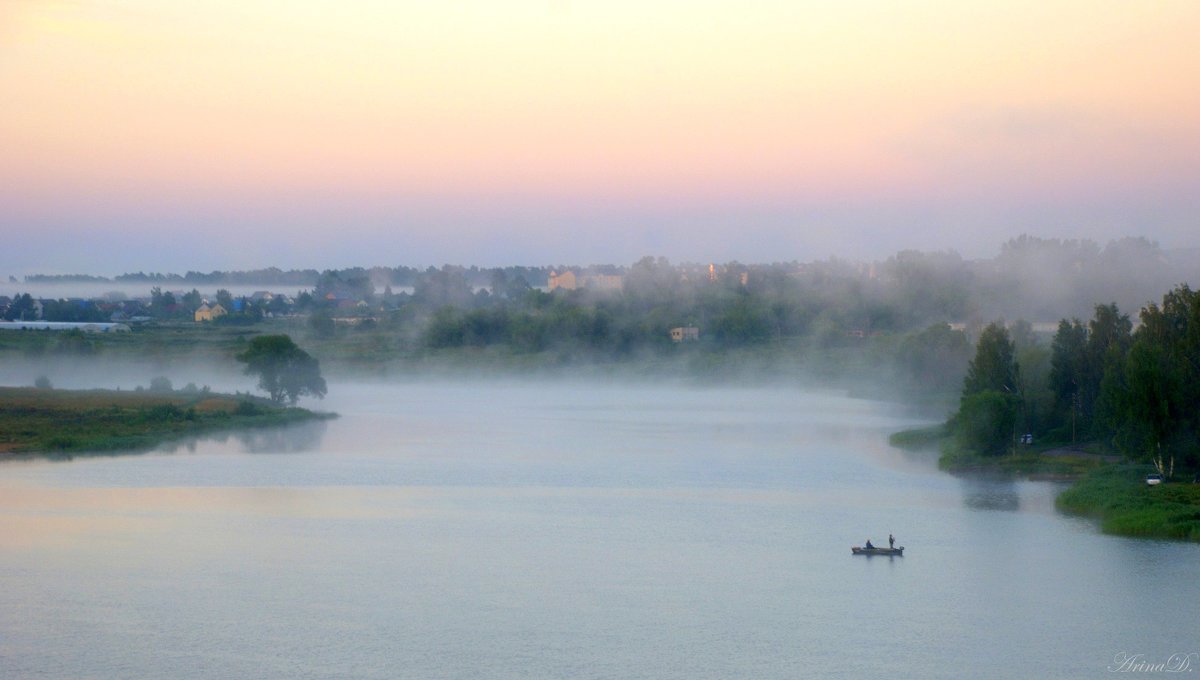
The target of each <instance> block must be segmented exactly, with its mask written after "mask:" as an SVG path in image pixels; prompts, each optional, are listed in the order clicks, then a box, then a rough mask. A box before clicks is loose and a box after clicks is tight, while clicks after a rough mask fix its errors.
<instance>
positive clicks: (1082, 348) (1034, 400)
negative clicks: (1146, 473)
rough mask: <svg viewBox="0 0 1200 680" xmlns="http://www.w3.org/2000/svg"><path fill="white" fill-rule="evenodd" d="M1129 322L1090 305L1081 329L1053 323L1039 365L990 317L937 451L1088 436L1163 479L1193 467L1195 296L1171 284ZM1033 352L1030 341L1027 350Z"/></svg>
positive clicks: (955, 452)
mask: <svg viewBox="0 0 1200 680" xmlns="http://www.w3.org/2000/svg"><path fill="white" fill-rule="evenodd" d="M1140 320H1141V324H1140V325H1139V326H1138V328H1137V330H1136V331H1134V330H1133V323H1132V322H1131V321H1130V318H1129V316H1128V315H1127V314H1123V313H1121V312H1120V310H1119V309H1118V308H1117V306H1116V305H1115V304H1107V305H1097V306H1096V308H1095V314H1094V317H1093V318H1092V320H1091V321H1090V322H1089V323H1088V324H1087V325H1086V326H1085V325H1084V324H1083V323H1082V322H1080V321H1079V320H1078V319H1075V320H1072V321H1067V320H1065V319H1064V320H1063V321H1062V322H1060V324H1059V326H1058V331H1057V332H1056V333H1055V335H1054V339H1053V342H1052V344H1051V348H1050V350H1049V352H1048V354H1049V357H1048V358H1049V361H1048V362H1046V361H1045V360H1044V359H1045V354H1046V352H1045V351H1043V352H1042V359H1043V360H1042V361H1041V362H1040V364H1038V363H1034V365H1033V367H1032V368H1026V365H1025V364H1023V363H1022V362H1021V361H1020V360H1019V357H1020V356H1026V357H1031V356H1034V355H1033V353H1032V352H1031V351H1030V349H1029V348H1028V347H1026V348H1024V354H1023V355H1022V348H1021V346H1020V344H1019V343H1018V342H1016V341H1015V340H1014V339H1013V338H1012V334H1011V333H1010V331H1009V329H1008V328H1006V327H1005V326H1004V325H1002V324H1000V323H993V324H990V325H989V326H988V327H987V328H985V329H984V331H983V333H982V334H981V335H980V339H979V343H978V344H977V346H976V352H975V357H974V358H973V359H972V360H971V362H970V364H969V366H968V368H967V377H966V379H965V380H964V383H963V391H962V396H961V398H960V400H959V408H958V410H957V411H956V412H955V413H954V414H953V415H952V416H951V418H950V419H949V421H948V422H947V433H948V435H949V436H948V438H947V439H948V441H947V443H946V446H945V455H944V458H945V459H947V461H948V463H949V464H951V465H953V464H955V461H957V460H960V459H965V458H972V457H973V458H977V459H988V458H991V459H996V460H1003V459H1004V458H1005V457H1006V456H1012V455H1015V454H1017V453H1019V452H1021V451H1028V450H1030V447H1031V446H1032V445H1033V442H1034V441H1038V442H1068V443H1076V442H1077V441H1079V440H1084V441H1090V442H1093V446H1094V447H1097V448H1101V449H1104V450H1106V451H1111V452H1115V453H1118V454H1120V455H1122V456H1124V457H1125V458H1126V459H1128V460H1131V461H1137V462H1143V463H1148V464H1151V465H1153V466H1154V468H1155V469H1156V470H1157V471H1158V472H1159V473H1160V474H1162V475H1163V476H1164V477H1165V478H1167V479H1170V478H1171V477H1172V476H1173V475H1174V474H1175V472H1176V471H1180V472H1187V473H1194V472H1195V470H1196V469H1197V468H1198V467H1200V294H1197V293H1196V292H1194V291H1192V290H1191V289H1190V288H1189V287H1188V286H1187V285H1180V286H1178V287H1177V288H1175V289H1174V290H1171V291H1170V292H1168V293H1167V294H1165V295H1164V296H1163V298H1162V303H1161V305H1160V304H1155V303H1150V304H1148V305H1146V306H1145V307H1143V308H1142V310H1141V314H1140ZM1034 350H1035V351H1036V348H1034Z"/></svg>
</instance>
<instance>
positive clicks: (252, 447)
mask: <svg viewBox="0 0 1200 680" xmlns="http://www.w3.org/2000/svg"><path fill="white" fill-rule="evenodd" d="M331 388H332V391H333V395H332V396H331V399H330V400H329V402H328V403H327V404H325V406H327V407H329V408H332V409H333V410H337V411H338V412H340V413H342V414H343V417H342V418H340V419H339V420H336V421H333V422H330V423H322V424H316V425H304V426H300V427H296V428H292V429H287V430H278V431H272V432H256V433H252V434H250V435H246V436H242V437H229V438H226V439H224V440H212V439H210V440H202V441H198V442H195V443H192V444H189V445H187V446H181V447H177V448H176V449H175V450H172V451H160V452H155V453H150V454H144V455H132V456H123V457H96V458H87V457H83V458H76V459H75V460H74V461H71V462H65V463H64V462H57V463H56V462H46V461H32V462H16V463H13V462H10V463H7V464H4V465H0V579H2V581H3V587H0V676H2V677H17V678H39V677H45V678H66V677H70V678H131V677H163V678H331V677H350V678H679V679H685V678H686V679H689V680H690V679H693V678H798V677H810V676H817V677H846V678H857V677H868V676H873V675H876V674H881V673H886V674H889V675H891V676H895V677H912V678H963V677H996V678H1008V677H1046V678H1054V677H1061V678H1074V677H1080V678H1087V677H1112V676H1113V675H1115V674H1114V673H1112V672H1110V670H1109V669H1110V668H1115V666H1114V663H1115V660H1116V658H1117V656H1118V655H1121V654H1128V655H1133V654H1141V655H1144V657H1143V658H1144V659H1145V660H1146V661H1147V662H1151V663H1162V662H1166V661H1167V660H1168V659H1169V658H1170V657H1171V655H1187V654H1193V656H1192V657H1191V660H1192V663H1191V667H1192V669H1193V670H1192V672H1196V673H1200V657H1197V656H1195V653H1197V652H1200V632H1198V631H1200V625H1198V617H1197V604H1198V603H1200V580H1198V578H1197V576H1198V575H1200V548H1198V547H1197V546H1195V545H1187V544H1174V543H1166V542H1157V541H1137V540H1130V539H1121V538H1113V537H1108V536H1103V535H1101V534H1099V533H1098V532H1097V531H1096V529H1095V526H1094V525H1093V524H1092V523H1090V522H1088V521H1085V520H1080V519H1074V518H1069V517H1064V516H1061V515H1059V514H1057V513H1056V512H1055V511H1054V508H1053V498H1054V495H1055V494H1056V492H1057V491H1058V490H1059V487H1057V486H1055V485H1053V484H1049V483H1033V482H1016V483H1014V482H998V481H992V482H989V481H979V480H962V479H957V478H954V477H951V476H948V475H944V474H941V473H939V472H937V471H936V469H935V467H934V464H933V461H932V460H930V459H929V457H928V456H924V455H915V454H911V453H905V452H902V451H898V450H895V449H892V448H890V447H888V446H887V442H886V438H887V434H888V433H889V432H891V431H894V430H896V429H899V428H902V427H906V426H909V425H912V424H913V422H914V421H912V420H910V419H908V418H906V417H905V416H903V415H901V414H900V412H899V411H897V410H896V409H895V408H894V407H890V406H888V405H886V404H880V403H874V402H868V401H862V400H854V399H849V398H846V397H844V396H840V395H837V394H819V393H805V392H800V391H792V390H766V389H734V390H730V389H702V388H695V387H660V388H646V387H637V388H623V387H617V386H612V385H598V384H597V385H564V384H553V383H549V384H540V385H510V384H494V383H493V384H474V385H462V384H459V385H449V384H413V385H401V386H345V385H333V386H331ZM889 531H890V532H893V533H895V534H896V536H897V537H898V543H899V544H901V545H905V546H907V550H906V556H905V557H903V558H897V559H888V558H861V557H852V556H851V555H850V550H849V548H850V546H851V545H858V544H861V543H862V542H863V540H865V539H866V538H868V537H869V538H872V539H873V540H874V541H875V542H876V543H880V542H883V541H885V540H886V538H887V534H888V532H889Z"/></svg>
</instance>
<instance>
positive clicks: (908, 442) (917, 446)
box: [888, 425, 1103, 479]
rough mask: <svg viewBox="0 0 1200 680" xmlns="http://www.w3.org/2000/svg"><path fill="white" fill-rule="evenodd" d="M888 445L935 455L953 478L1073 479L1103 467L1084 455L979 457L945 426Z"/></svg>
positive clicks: (1026, 452) (905, 434) (905, 433)
mask: <svg viewBox="0 0 1200 680" xmlns="http://www.w3.org/2000/svg"><path fill="white" fill-rule="evenodd" d="M888 442H889V443H890V444H891V445H892V446H895V447H897V448H901V449H909V450H934V451H938V452H939V454H940V455H939V456H938V468H939V469H941V470H945V471H946V472H950V473H952V474H970V473H986V474H1002V475H1011V476H1014V477H1029V478H1033V479H1038V478H1042V479H1046V478H1053V479H1074V478H1077V477H1080V476H1082V475H1083V474H1085V473H1086V472H1088V471H1089V470H1093V469H1095V468H1097V467H1098V466H1100V465H1102V464H1103V463H1102V461H1100V460H1098V459H1097V458H1096V457H1095V456H1093V455H1090V454H1086V453H1083V452H1080V453H1079V455H1054V456H1049V455H1046V454H1045V453H1044V451H1043V450H1038V449H1028V448H1023V449H1020V450H1018V451H1017V452H1016V453H1015V454H1011V453H1010V454H1005V455H1002V456H980V455H978V454H975V453H972V452H970V451H966V450H963V449H962V448H960V447H959V446H958V444H957V442H955V441H954V438H953V437H951V436H950V434H949V431H948V430H947V429H946V426H945V425H933V426H930V427H923V428H917V429H913V430H902V431H900V432H896V433H894V434H892V435H891V436H890V437H889V438H888Z"/></svg>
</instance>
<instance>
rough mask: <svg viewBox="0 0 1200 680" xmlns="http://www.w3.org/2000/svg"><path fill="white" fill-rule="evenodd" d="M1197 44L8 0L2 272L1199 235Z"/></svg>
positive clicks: (924, 22)
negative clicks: (49, 242)
mask: <svg viewBox="0 0 1200 680" xmlns="http://www.w3.org/2000/svg"><path fill="white" fill-rule="evenodd" d="M748 5H749V6H748ZM1197 35H1200V3H1195V2H1192V1H1190V0H1189V1H1186V2H1145V3H1116V2H1111V3H1110V2H1096V1H1095V0H1091V1H1088V2H1068V1H1062V0H1047V1H1042V2H1014V1H1006V2H975V3H972V2H966V1H963V0H958V1H953V2H952V1H941V0H938V1H933V0H927V1H924V2H920V1H914V2H907V3H897V2H868V1H862V2H846V3H827V2H798V1H796V0H792V1H789V2H759V3H737V2H725V1H709V2H705V1H692V2H661V3H645V2H612V1H610V2H570V1H566V0H542V1H539V2H534V1H525V0H513V1H508V2H484V1H479V2H471V1H464V2H452V3H427V2H413V3H407V2H383V1H379V2H359V3H343V2H333V1H328V2H326V1H321V2H295V1H292V2H282V1H280V2H261V1H254V0H243V1H238V2H234V1H226V0H208V1H204V2H200V1H196V2H172V3H162V2H157V1H152V0H94V1H89V0H76V1H71V2H67V1H63V2H55V1H53V0H7V1H6V2H0V95H2V97H3V100H4V105H3V106H0V149H3V152H0V230H2V231H3V233H4V235H5V240H6V241H8V242H9V244H10V247H8V248H6V249H4V252H3V253H0V275H8V274H10V273H13V274H18V275H19V274H21V273H31V272H35V271H36V272H56V271H80V272H90V273H119V272H121V271H125V270H129V269H162V270H183V269H211V268H232V267H243V266H246V267H250V266H268V265H279V266H316V267H322V266H343V265H349V264H364V265H370V264H415V265H419V264H440V263H442V262H461V263H478V264H517V263H554V262H578V263H588V262H620V263H624V262H629V261H632V260H634V259H636V258H637V257H640V256H641V255H645V254H656V255H665V256H668V257H671V258H673V259H690V260H698V261H709V260H718V261H724V260H729V259H739V260H742V261H765V260H790V259H801V260H804V259H813V258H823V257H826V256H829V255H839V256H843V257H884V256H886V255H888V254H890V253H891V252H893V251H894V250H897V249H901V248H922V249H944V248H954V249H957V250H959V251H961V252H963V253H964V254H967V255H987V254H991V253H993V252H994V251H995V250H996V249H997V248H998V246H999V243H1000V242H1001V241H1002V240H1004V239H1006V238H1008V237H1011V236H1015V235H1016V234H1019V233H1023V232H1028V233H1032V234H1036V235H1042V236H1058V237H1069V238H1079V237H1089V238H1093V239H1096V240H1099V241H1104V240H1106V239H1109V238H1115V237H1119V236H1125V235H1145V236H1148V237H1150V238H1153V239H1156V240H1159V241H1160V242H1161V243H1163V245H1165V246H1195V245H1200V243H1196V238H1195V234H1197V233H1200V228H1197V227H1198V226H1200V225H1197V219H1196V215H1197V214H1198V211H1197V209H1198V208H1200V198H1198V197H1200V87H1197V85H1196V84H1197V83H1200V50H1197V49H1196V47H1195V39H1196V38H1195V36H1197ZM47 237H50V238H51V239H53V241H54V243H55V246H54V247H53V248H44V247H43V246H42V245H41V244H44V243H46V239H47Z"/></svg>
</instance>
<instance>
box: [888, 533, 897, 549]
mask: <svg viewBox="0 0 1200 680" xmlns="http://www.w3.org/2000/svg"><path fill="white" fill-rule="evenodd" d="M888 547H889V548H893V549H894V548H895V547H896V537H895V536H892V535H891V534H888Z"/></svg>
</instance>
